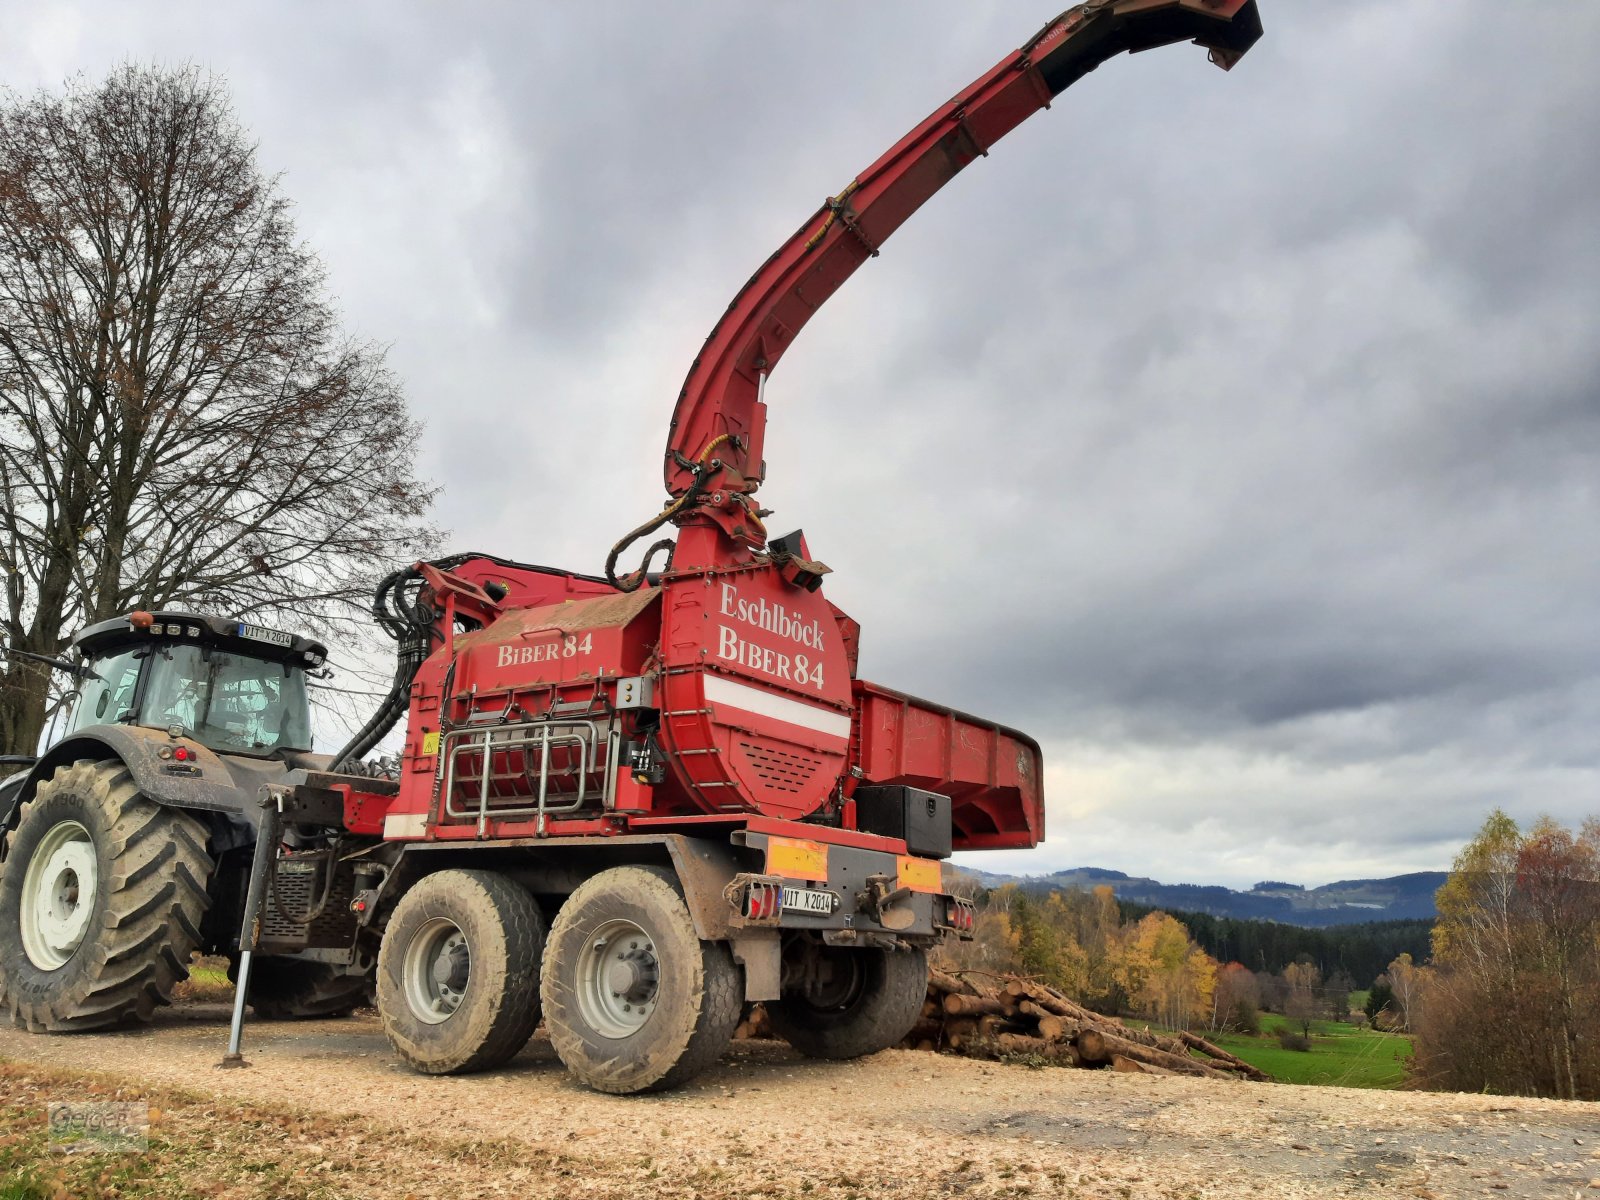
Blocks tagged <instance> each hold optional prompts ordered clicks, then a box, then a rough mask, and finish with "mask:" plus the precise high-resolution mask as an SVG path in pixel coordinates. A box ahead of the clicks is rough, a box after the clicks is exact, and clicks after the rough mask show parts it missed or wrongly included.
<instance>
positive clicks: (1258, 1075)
mask: <svg viewBox="0 0 1600 1200" xmlns="http://www.w3.org/2000/svg"><path fill="white" fill-rule="evenodd" d="M1178 1037H1179V1038H1181V1039H1182V1041H1183V1044H1184V1045H1185V1046H1188V1047H1189V1048H1191V1049H1193V1050H1198V1051H1200V1053H1201V1054H1207V1055H1210V1056H1211V1057H1212V1058H1214V1059H1216V1060H1217V1062H1218V1063H1220V1064H1221V1065H1223V1066H1225V1067H1231V1068H1232V1069H1233V1070H1235V1071H1238V1072H1239V1073H1240V1074H1241V1075H1245V1076H1247V1077H1249V1078H1251V1079H1254V1080H1255V1081H1256V1082H1257V1083H1271V1082H1272V1081H1273V1080H1272V1076H1271V1075H1268V1074H1267V1073H1266V1072H1265V1071H1263V1070H1262V1069H1261V1068H1260V1067H1256V1066H1252V1065H1251V1064H1249V1063H1247V1062H1245V1061H1244V1059H1242V1058H1240V1057H1238V1056H1237V1055H1234V1054H1229V1053H1228V1052H1227V1051H1226V1050H1224V1049H1223V1048H1222V1047H1221V1046H1218V1045H1216V1044H1215V1043H1213V1042H1208V1041H1206V1039H1205V1038H1203V1037H1200V1036H1199V1035H1198V1034H1193V1033H1190V1032H1188V1031H1187V1030H1185V1031H1184V1032H1182V1033H1180V1034H1178Z"/></svg>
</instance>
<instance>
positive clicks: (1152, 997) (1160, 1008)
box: [1118, 912, 1217, 1029]
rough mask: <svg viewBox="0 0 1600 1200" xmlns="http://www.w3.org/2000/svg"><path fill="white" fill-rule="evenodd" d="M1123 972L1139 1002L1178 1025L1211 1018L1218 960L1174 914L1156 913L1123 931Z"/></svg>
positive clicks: (1159, 1018) (1149, 1011)
mask: <svg viewBox="0 0 1600 1200" xmlns="http://www.w3.org/2000/svg"><path fill="white" fill-rule="evenodd" d="M1118 972H1119V974H1120V977H1121V980H1122V984H1123V986H1124V987H1125V988H1126V989H1127V992H1128V995H1129V996H1130V997H1131V999H1132V1002H1133V1004H1134V1005H1135V1007H1137V1008H1138V1009H1139V1010H1140V1011H1141V1012H1144V1013H1146V1014H1148V1015H1149V1016H1151V1017H1154V1018H1155V1019H1156V1020H1157V1021H1159V1022H1160V1023H1161V1024H1163V1025H1166V1026H1168V1027H1169V1028H1173V1029H1187V1028H1189V1027H1190V1026H1191V1025H1193V1024H1196V1023H1199V1022H1203V1021H1207V1020H1209V1019H1210V1016H1211V1001H1212V993H1213V991H1214V989H1215V987H1216V978H1217V964H1216V960H1214V959H1213V958H1211V956H1210V955H1208V954H1207V953H1206V952H1205V951H1204V950H1202V949H1200V947H1199V946H1197V945H1195V944H1194V941H1193V940H1192V939H1191V938H1190V937H1189V931H1188V930H1187V929H1185V928H1184V927H1183V925H1182V924H1181V923H1180V922H1179V921H1178V920H1177V919H1176V918H1174V917H1171V916H1168V915H1167V914H1166V913H1163V912H1153V913H1150V914H1149V915H1148V916H1146V917H1144V918H1142V919H1141V920H1140V921H1139V922H1138V923H1137V924H1136V925H1133V926H1132V927H1130V928H1128V929H1125V930H1124V931H1123V938H1122V947H1121V954H1120V956H1119V959H1118Z"/></svg>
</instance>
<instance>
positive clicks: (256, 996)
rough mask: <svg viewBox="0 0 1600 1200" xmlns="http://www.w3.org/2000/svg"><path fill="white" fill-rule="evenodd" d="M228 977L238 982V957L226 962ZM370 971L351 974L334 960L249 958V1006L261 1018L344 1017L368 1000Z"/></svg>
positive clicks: (282, 1019)
mask: <svg viewBox="0 0 1600 1200" xmlns="http://www.w3.org/2000/svg"><path fill="white" fill-rule="evenodd" d="M228 978H229V980H231V981H233V982H238V978H239V960H238V959H237V958H234V959H232V960H230V962H229V963H228ZM372 985H373V979H372V972H370V971H368V972H366V973H364V974H360V975H351V974H349V973H348V972H347V970H346V969H345V968H344V967H341V966H339V965H337V964H335V963H322V962H311V961H309V960H307V959H302V958H261V957H259V956H257V957H255V958H253V959H251V961H250V1007H251V1008H253V1009H255V1010H256V1016H258V1017H260V1018H261V1019H262V1020H264V1021H297V1020H309V1019H311V1018H315V1017H347V1016H349V1015H350V1014H351V1012H353V1011H354V1010H355V1009H357V1008H360V1007H361V1006H362V1005H363V1004H370V1003H371V1002H372Z"/></svg>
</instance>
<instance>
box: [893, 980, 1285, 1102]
mask: <svg viewBox="0 0 1600 1200" xmlns="http://www.w3.org/2000/svg"><path fill="white" fill-rule="evenodd" d="M901 1044H902V1045H903V1046H904V1047H905V1048H907V1049H913V1050H953V1051H955V1052H957V1053H959V1054H967V1055H973V1056H977V1057H989V1058H1018V1057H1020V1058H1030V1059H1034V1060H1036V1061H1041V1062H1048V1063H1058V1064H1060V1065H1061V1066H1064V1067H1110V1068H1112V1069H1113V1070H1118V1071H1135V1072H1140V1073H1143V1074H1146V1075H1199V1076H1204V1077H1207V1078H1211V1079H1224V1078H1229V1077H1230V1076H1232V1077H1238V1076H1242V1077H1244V1078H1246V1079H1253V1080H1256V1081H1259V1082H1270V1081H1271V1076H1269V1075H1268V1074H1266V1072H1264V1071H1261V1070H1259V1069H1258V1068H1256V1067H1252V1066H1251V1065H1250V1064H1249V1063H1247V1062H1245V1061H1244V1060H1242V1059H1240V1058H1236V1057H1235V1056H1234V1055H1232V1054H1229V1053H1228V1052H1227V1051H1226V1050H1224V1049H1222V1048H1221V1047H1220V1046H1217V1045H1214V1044H1212V1043H1211V1042H1208V1041H1207V1040H1206V1039H1205V1038H1202V1037H1198V1036H1196V1035H1195V1034H1192V1033H1188V1032H1180V1033H1177V1034H1175V1035H1172V1036H1170V1037H1164V1036H1162V1035H1160V1034H1156V1033H1152V1032H1151V1031H1150V1030H1148V1029H1136V1028H1134V1027H1132V1026H1130V1025H1125V1024H1123V1023H1122V1022H1121V1021H1119V1020H1117V1018H1115V1017H1106V1016H1102V1015H1101V1014H1099V1013H1095V1012H1090V1011H1089V1010H1088V1009H1087V1008H1084V1007H1083V1006H1082V1005H1080V1004H1075V1003H1074V1002H1073V1001H1071V1000H1069V999H1067V998H1066V997H1065V996H1063V995H1062V994H1061V993H1060V992H1058V991H1056V990H1055V989H1054V988H1050V987H1046V986H1045V985H1044V984H1042V983H1038V982H1036V981H1034V980H1029V979H1021V978H1018V977H1016V976H994V975H986V974H983V973H979V972H973V971H968V972H964V973H960V974H954V975H952V974H946V973H945V972H944V971H940V970H937V969H936V970H934V971H933V972H931V975H930V978H929V980H928V1000H927V1003H925V1004H924V1005H923V1006H922V1017H921V1019H920V1020H919V1021H918V1022H917V1024H916V1026H915V1027H914V1028H913V1029H912V1030H911V1033H910V1034H909V1035H908V1036H907V1038H906V1040H905V1041H904V1042H903V1043H901ZM1195 1053H1198V1054H1200V1055H1202V1056H1203V1057H1201V1058H1196V1057H1194V1054H1195Z"/></svg>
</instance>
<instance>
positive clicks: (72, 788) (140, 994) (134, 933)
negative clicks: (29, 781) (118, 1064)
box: [0, 760, 212, 1033]
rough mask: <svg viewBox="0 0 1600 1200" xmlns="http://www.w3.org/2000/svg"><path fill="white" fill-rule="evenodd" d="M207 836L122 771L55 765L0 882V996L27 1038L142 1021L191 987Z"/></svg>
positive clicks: (203, 903) (13, 841)
mask: <svg viewBox="0 0 1600 1200" xmlns="http://www.w3.org/2000/svg"><path fill="white" fill-rule="evenodd" d="M211 867H212V862H211V859H210V857H209V856H208V855H207V854H206V830H205V827H204V826H203V825H202V824H201V823H200V822H199V821H197V820H195V819H194V818H193V817H192V816H190V815H188V814H187V813H184V812H180V811H178V810H176V809H171V808H163V807H161V806H160V805H158V804H155V803H153V802H152V801H150V800H147V799H146V798H145V797H144V796H143V795H141V794H140V792H139V789H138V788H137V787H136V786H134V783H133V779H132V777H131V776H130V775H129V774H128V771H127V769H126V768H125V767H124V766H123V765H122V764H121V763H119V762H114V761H113V762H91V761H87V760H84V761H79V762H75V763H72V764H70V765H67V766H63V767H59V768H57V770H56V773H55V774H54V775H53V776H52V777H51V778H49V779H47V780H45V781H44V782H43V783H41V784H40V785H39V788H38V791H37V792H36V793H35V794H34V798H33V799H32V800H30V801H29V802H28V803H27V804H26V805H24V806H23V810H22V819H21V821H20V822H19V823H18V825H17V828H16V829H15V830H14V831H13V832H12V833H11V835H10V841H9V843H8V847H7V852H6V862H5V870H4V872H3V873H0V993H3V995H4V997H5V1007H6V1009H7V1010H8V1011H9V1012H10V1014H11V1017H12V1019H13V1020H14V1021H16V1022H17V1024H19V1025H22V1026H24V1027H25V1028H28V1029H31V1030H33V1031H35V1032H39V1033H43V1032H56V1031H66V1030H79V1029H98V1028H101V1027H102V1026H106V1025H114V1024H116V1023H118V1022H119V1021H122V1020H125V1019H127V1018H134V1019H137V1020H141V1021H147V1020H149V1019H150V1017H151V1016H152V1014H153V1013H154V1012H155V1008H156V1006H157V1005H158V1004H166V1003H167V1002H168V1001H169V999H170V998H171V996H172V989H173V988H174V987H175V986H177V984H178V983H179V982H180V981H182V980H184V979H186V978H188V975H189V965H188V964H189V956H190V954H191V953H192V952H193V951H194V949H195V947H196V946H197V945H199V942H200V918H201V915H202V914H203V913H204V912H205V910H206V907H207V905H208V903H209V901H208V899H207V897H206V880H207V878H208V877H209V876H210V874H211Z"/></svg>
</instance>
